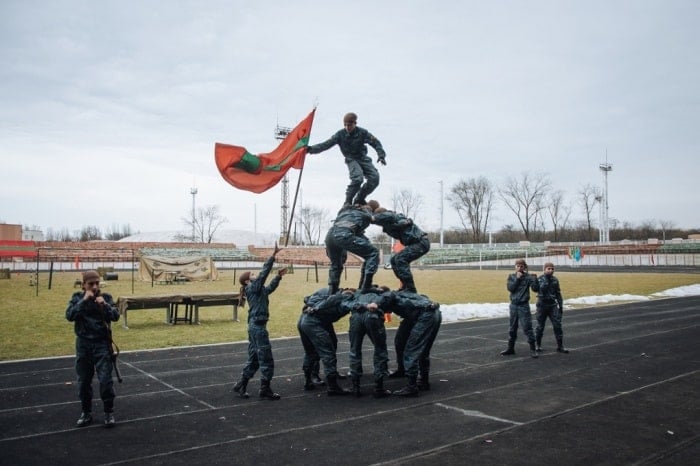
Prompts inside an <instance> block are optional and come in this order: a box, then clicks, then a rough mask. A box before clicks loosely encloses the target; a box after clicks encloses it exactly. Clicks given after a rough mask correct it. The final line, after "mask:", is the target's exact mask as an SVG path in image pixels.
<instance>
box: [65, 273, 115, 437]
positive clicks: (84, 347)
mask: <svg viewBox="0 0 700 466" xmlns="http://www.w3.org/2000/svg"><path fill="white" fill-rule="evenodd" d="M82 288H83V290H82V291H76V292H75V293H73V296H71V299H70V302H69V303H68V308H67V309H66V319H67V320H68V321H70V322H74V326H73V328H74V331H75V335H76V337H75V372H76V373H77V375H78V397H79V398H80V405H81V408H82V411H81V413H80V418H79V419H78V421H77V422H76V424H75V426H76V427H85V426H87V425H89V424H90V423H92V378H93V377H94V375H95V371H97V380H98V381H99V383H100V398H101V399H102V405H103V408H104V416H105V417H104V424H105V426H106V427H113V426H114V425H115V420H114V398H115V396H116V395H115V392H114V381H113V379H112V370H113V369H114V365H113V360H112V328H111V323H112V322H116V321H118V320H119V310H118V309H117V307H116V306H115V305H114V300H113V299H112V296H111V295H109V294H108V293H102V292H101V291H100V274H99V273H97V271H95V270H87V271H86V272H84V273H83V282H82Z"/></svg>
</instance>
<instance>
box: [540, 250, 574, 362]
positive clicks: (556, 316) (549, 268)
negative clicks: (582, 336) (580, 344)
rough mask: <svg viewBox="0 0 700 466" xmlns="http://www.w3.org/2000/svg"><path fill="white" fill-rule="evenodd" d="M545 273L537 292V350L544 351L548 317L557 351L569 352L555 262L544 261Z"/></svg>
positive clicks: (562, 302) (562, 301) (541, 277)
mask: <svg viewBox="0 0 700 466" xmlns="http://www.w3.org/2000/svg"><path fill="white" fill-rule="evenodd" d="M543 268H544V273H543V274H542V275H540V277H539V278H538V279H537V281H538V282H539V288H540V289H539V291H538V293H537V314H535V318H536V319H537V328H536V329H535V340H536V344H537V346H536V348H535V349H536V351H537V352H538V353H539V352H540V351H542V334H543V333H544V326H545V324H546V323H547V318H548V317H549V320H551V321H552V329H553V330H554V337H555V338H556V339H557V351H558V352H559V353H568V352H569V350H568V349H566V348H564V332H563V331H562V328H561V317H562V313H563V312H564V299H563V298H562V296H561V288H560V287H559V279H558V278H557V277H555V276H554V264H553V263H551V262H545V263H544V267H543Z"/></svg>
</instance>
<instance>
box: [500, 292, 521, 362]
mask: <svg viewBox="0 0 700 466" xmlns="http://www.w3.org/2000/svg"><path fill="white" fill-rule="evenodd" d="M509 312H510V321H509V323H508V348H506V349H505V350H503V351H501V355H503V356H508V355H511V354H515V340H516V339H517V338H518V310H517V308H516V307H515V305H513V304H511V305H510V307H509Z"/></svg>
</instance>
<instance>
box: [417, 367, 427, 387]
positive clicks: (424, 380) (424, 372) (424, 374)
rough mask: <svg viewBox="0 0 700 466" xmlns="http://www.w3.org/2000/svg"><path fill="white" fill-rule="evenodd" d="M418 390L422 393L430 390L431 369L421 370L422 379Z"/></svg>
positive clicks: (424, 368)
mask: <svg viewBox="0 0 700 466" xmlns="http://www.w3.org/2000/svg"><path fill="white" fill-rule="evenodd" d="M418 389H419V390H420V391H422V392H427V391H429V390H430V369H429V366H428V367H425V366H424V367H421V368H420V378H419V379H418Z"/></svg>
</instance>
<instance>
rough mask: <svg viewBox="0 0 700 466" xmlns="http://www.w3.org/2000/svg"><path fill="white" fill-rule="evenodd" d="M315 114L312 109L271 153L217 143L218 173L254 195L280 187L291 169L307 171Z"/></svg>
mask: <svg viewBox="0 0 700 466" xmlns="http://www.w3.org/2000/svg"><path fill="white" fill-rule="evenodd" d="M315 112H316V109H313V110H312V111H311V113H309V115H308V116H307V117H306V118H304V119H303V120H302V121H301V122H300V123H299V124H298V125H296V126H295V127H294V129H292V130H291V131H290V132H289V134H288V135H287V137H285V138H284V140H282V142H281V143H280V145H279V146H277V148H276V149H275V150H273V151H272V152H270V153H266V154H265V153H263V154H257V155H255V154H251V153H250V152H248V150H247V149H246V148H245V147H241V146H232V145H229V144H222V143H219V142H217V143H216V144H215V146H214V158H215V160H216V167H217V168H218V169H219V173H221V176H222V177H223V178H224V179H225V180H226V181H227V182H228V183H229V184H231V185H233V186H235V187H236V188H238V189H243V190H245V191H251V192H254V193H262V192H264V191H267V190H268V189H270V188H271V187H273V186H274V185H276V184H277V183H279V181H280V180H281V179H282V178H283V177H284V175H285V173H287V171H288V170H289V169H290V168H296V169H297V170H300V169H301V168H303V167H304V159H305V157H306V147H307V146H308V144H309V136H310V135H311V126H312V125H313V122H314V113H315Z"/></svg>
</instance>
